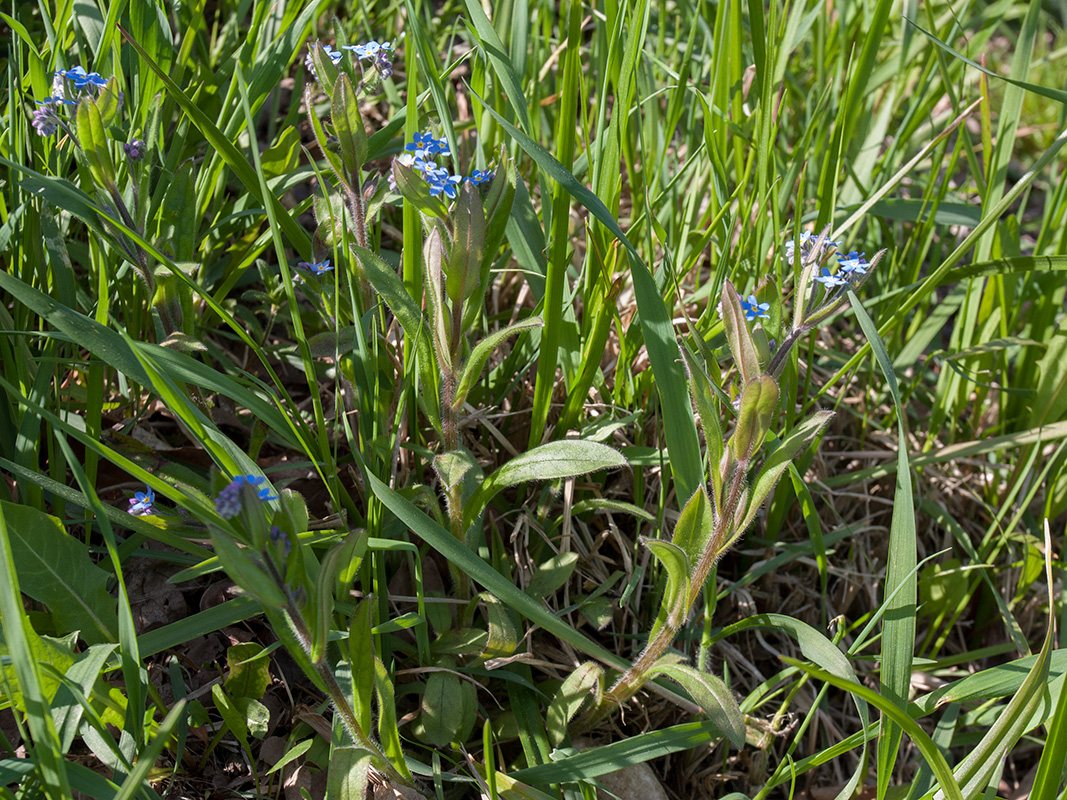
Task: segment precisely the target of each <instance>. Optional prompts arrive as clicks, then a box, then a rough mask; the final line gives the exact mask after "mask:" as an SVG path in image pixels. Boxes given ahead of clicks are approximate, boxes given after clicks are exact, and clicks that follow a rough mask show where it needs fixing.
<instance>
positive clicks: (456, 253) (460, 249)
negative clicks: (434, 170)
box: [445, 181, 485, 315]
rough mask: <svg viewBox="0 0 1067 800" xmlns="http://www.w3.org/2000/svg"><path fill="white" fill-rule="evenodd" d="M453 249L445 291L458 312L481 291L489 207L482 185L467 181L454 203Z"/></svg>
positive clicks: (455, 312)
mask: <svg viewBox="0 0 1067 800" xmlns="http://www.w3.org/2000/svg"><path fill="white" fill-rule="evenodd" d="M452 226H453V231H454V233H453V236H452V252H451V253H450V254H449V257H448V269H447V270H446V272H445V292H446V294H448V299H449V300H451V301H452V313H453V314H456V315H458V314H459V313H460V309H461V308H462V307H463V303H464V302H465V301H466V300H467V298H469V297H471V296H472V295H473V294H474V292H475V291H477V289H478V286H479V284H480V283H481V277H482V261H483V256H484V253H485V211H484V210H483V209H482V197H481V194H480V193H479V192H478V187H477V186H475V185H474V184H473V183H471V182H470V181H463V183H462V184H460V187H459V197H458V198H456V203H455V205H454V206H453V207H452Z"/></svg>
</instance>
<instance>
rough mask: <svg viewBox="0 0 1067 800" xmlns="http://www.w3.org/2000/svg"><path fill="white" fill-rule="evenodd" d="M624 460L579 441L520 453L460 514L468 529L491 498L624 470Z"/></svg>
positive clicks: (603, 448) (614, 452)
mask: <svg viewBox="0 0 1067 800" xmlns="http://www.w3.org/2000/svg"><path fill="white" fill-rule="evenodd" d="M626 464H627V461H626V458H625V457H624V456H623V455H622V454H621V453H619V452H618V451H617V450H613V449H611V448H610V447H608V446H607V445H605V444H600V443H599V442H590V441H586V440H582V439H564V440H561V441H558V442H548V443H546V444H543V445H540V446H539V447H535V448H534V449H533V450H529V451H527V452H525V453H521V454H520V455H518V456H516V457H515V458H513V459H511V461H509V462H507V463H506V464H504V465H503V466H502V467H500V468H499V469H497V471H496V472H494V473H493V474H491V475H490V476H489V477H488V478H487V479H486V480H485V482H484V483H483V484H482V485H481V486H480V487H479V488H478V491H476V492H475V493H474V497H472V498H471V501H470V503H468V504H467V508H465V509H464V511H463V516H464V523H465V525H464V527H469V526H470V524H471V523H473V522H474V520H475V519H476V518H477V516H478V514H480V513H481V512H482V510H483V509H484V508H485V505H486V504H487V503H488V502H489V501H490V500H491V499H492V498H493V496H494V495H495V494H497V493H498V492H501V491H503V490H504V489H506V488H507V487H509V486H514V485H516V484H519V483H528V482H530V481H550V480H555V479H557V478H570V477H573V476H575V475H585V474H586V473H589V472H596V471H598V470H602V469H617V468H619V467H624V466H626Z"/></svg>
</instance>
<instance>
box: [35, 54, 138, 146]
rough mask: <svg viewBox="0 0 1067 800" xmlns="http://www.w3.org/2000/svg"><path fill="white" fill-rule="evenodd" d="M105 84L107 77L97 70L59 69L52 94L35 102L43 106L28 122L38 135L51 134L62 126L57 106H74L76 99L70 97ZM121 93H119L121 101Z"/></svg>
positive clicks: (99, 87)
mask: <svg viewBox="0 0 1067 800" xmlns="http://www.w3.org/2000/svg"><path fill="white" fill-rule="evenodd" d="M105 86H107V79H106V78H104V77H103V76H101V75H100V73H99V72H86V71H85V68H84V67H81V66H78V67H72V68H71V69H61V70H59V71H57V72H56V73H55V74H54V76H53V77H52V94H51V95H49V96H48V97H46V98H44V99H43V100H36V101H35V102H36V103H37V105H39V106H43V108H38V109H37V110H36V111H34V112H33V121H32V122H31V123H30V124H31V125H32V126H33V128H34V130H36V131H37V133H38V134H39V135H40V136H52V135H53V134H55V132H56V131H57V130H58V129H59V128H60V126H63V125H64V123H63V120H62V119H61V118H60V116H59V115H58V114H57V113H56V110H57V108H61V107H63V106H76V105H78V101H77V100H75V99H72V98H74V97H76V96H78V95H79V94H82V93H84V92H94V91H99V90H100V89H102V88H104V87H105ZM121 99H122V94H121V93H120V94H119V100H120V101H121Z"/></svg>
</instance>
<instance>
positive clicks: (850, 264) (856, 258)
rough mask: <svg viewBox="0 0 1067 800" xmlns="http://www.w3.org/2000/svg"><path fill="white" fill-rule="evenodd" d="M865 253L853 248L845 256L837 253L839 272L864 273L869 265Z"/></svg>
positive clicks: (847, 273) (849, 273) (848, 273)
mask: <svg viewBox="0 0 1067 800" xmlns="http://www.w3.org/2000/svg"><path fill="white" fill-rule="evenodd" d="M866 255H867V254H866V253H857V252H856V251H855V250H853V251H852V252H851V253H849V254H848V255H846V256H841V255H839V256H838V257H837V263H838V266H839V267H840V269H841V272H844V273H845V274H846V275H852V274H856V275H866V274H867V270H868V269H869V268H870V266H871V265H870V264H868V263H867V259H866Z"/></svg>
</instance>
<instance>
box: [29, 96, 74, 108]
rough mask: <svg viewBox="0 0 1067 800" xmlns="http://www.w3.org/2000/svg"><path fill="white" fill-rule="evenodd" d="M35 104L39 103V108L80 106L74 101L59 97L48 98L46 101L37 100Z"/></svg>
mask: <svg viewBox="0 0 1067 800" xmlns="http://www.w3.org/2000/svg"><path fill="white" fill-rule="evenodd" d="M34 102H35V103H37V105H39V106H57V105H64V106H76V105H78V104H77V103H75V102H74V101H73V100H68V99H67V98H65V97H58V96H57V97H46V98H45V99H44V100H35V101H34Z"/></svg>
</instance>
